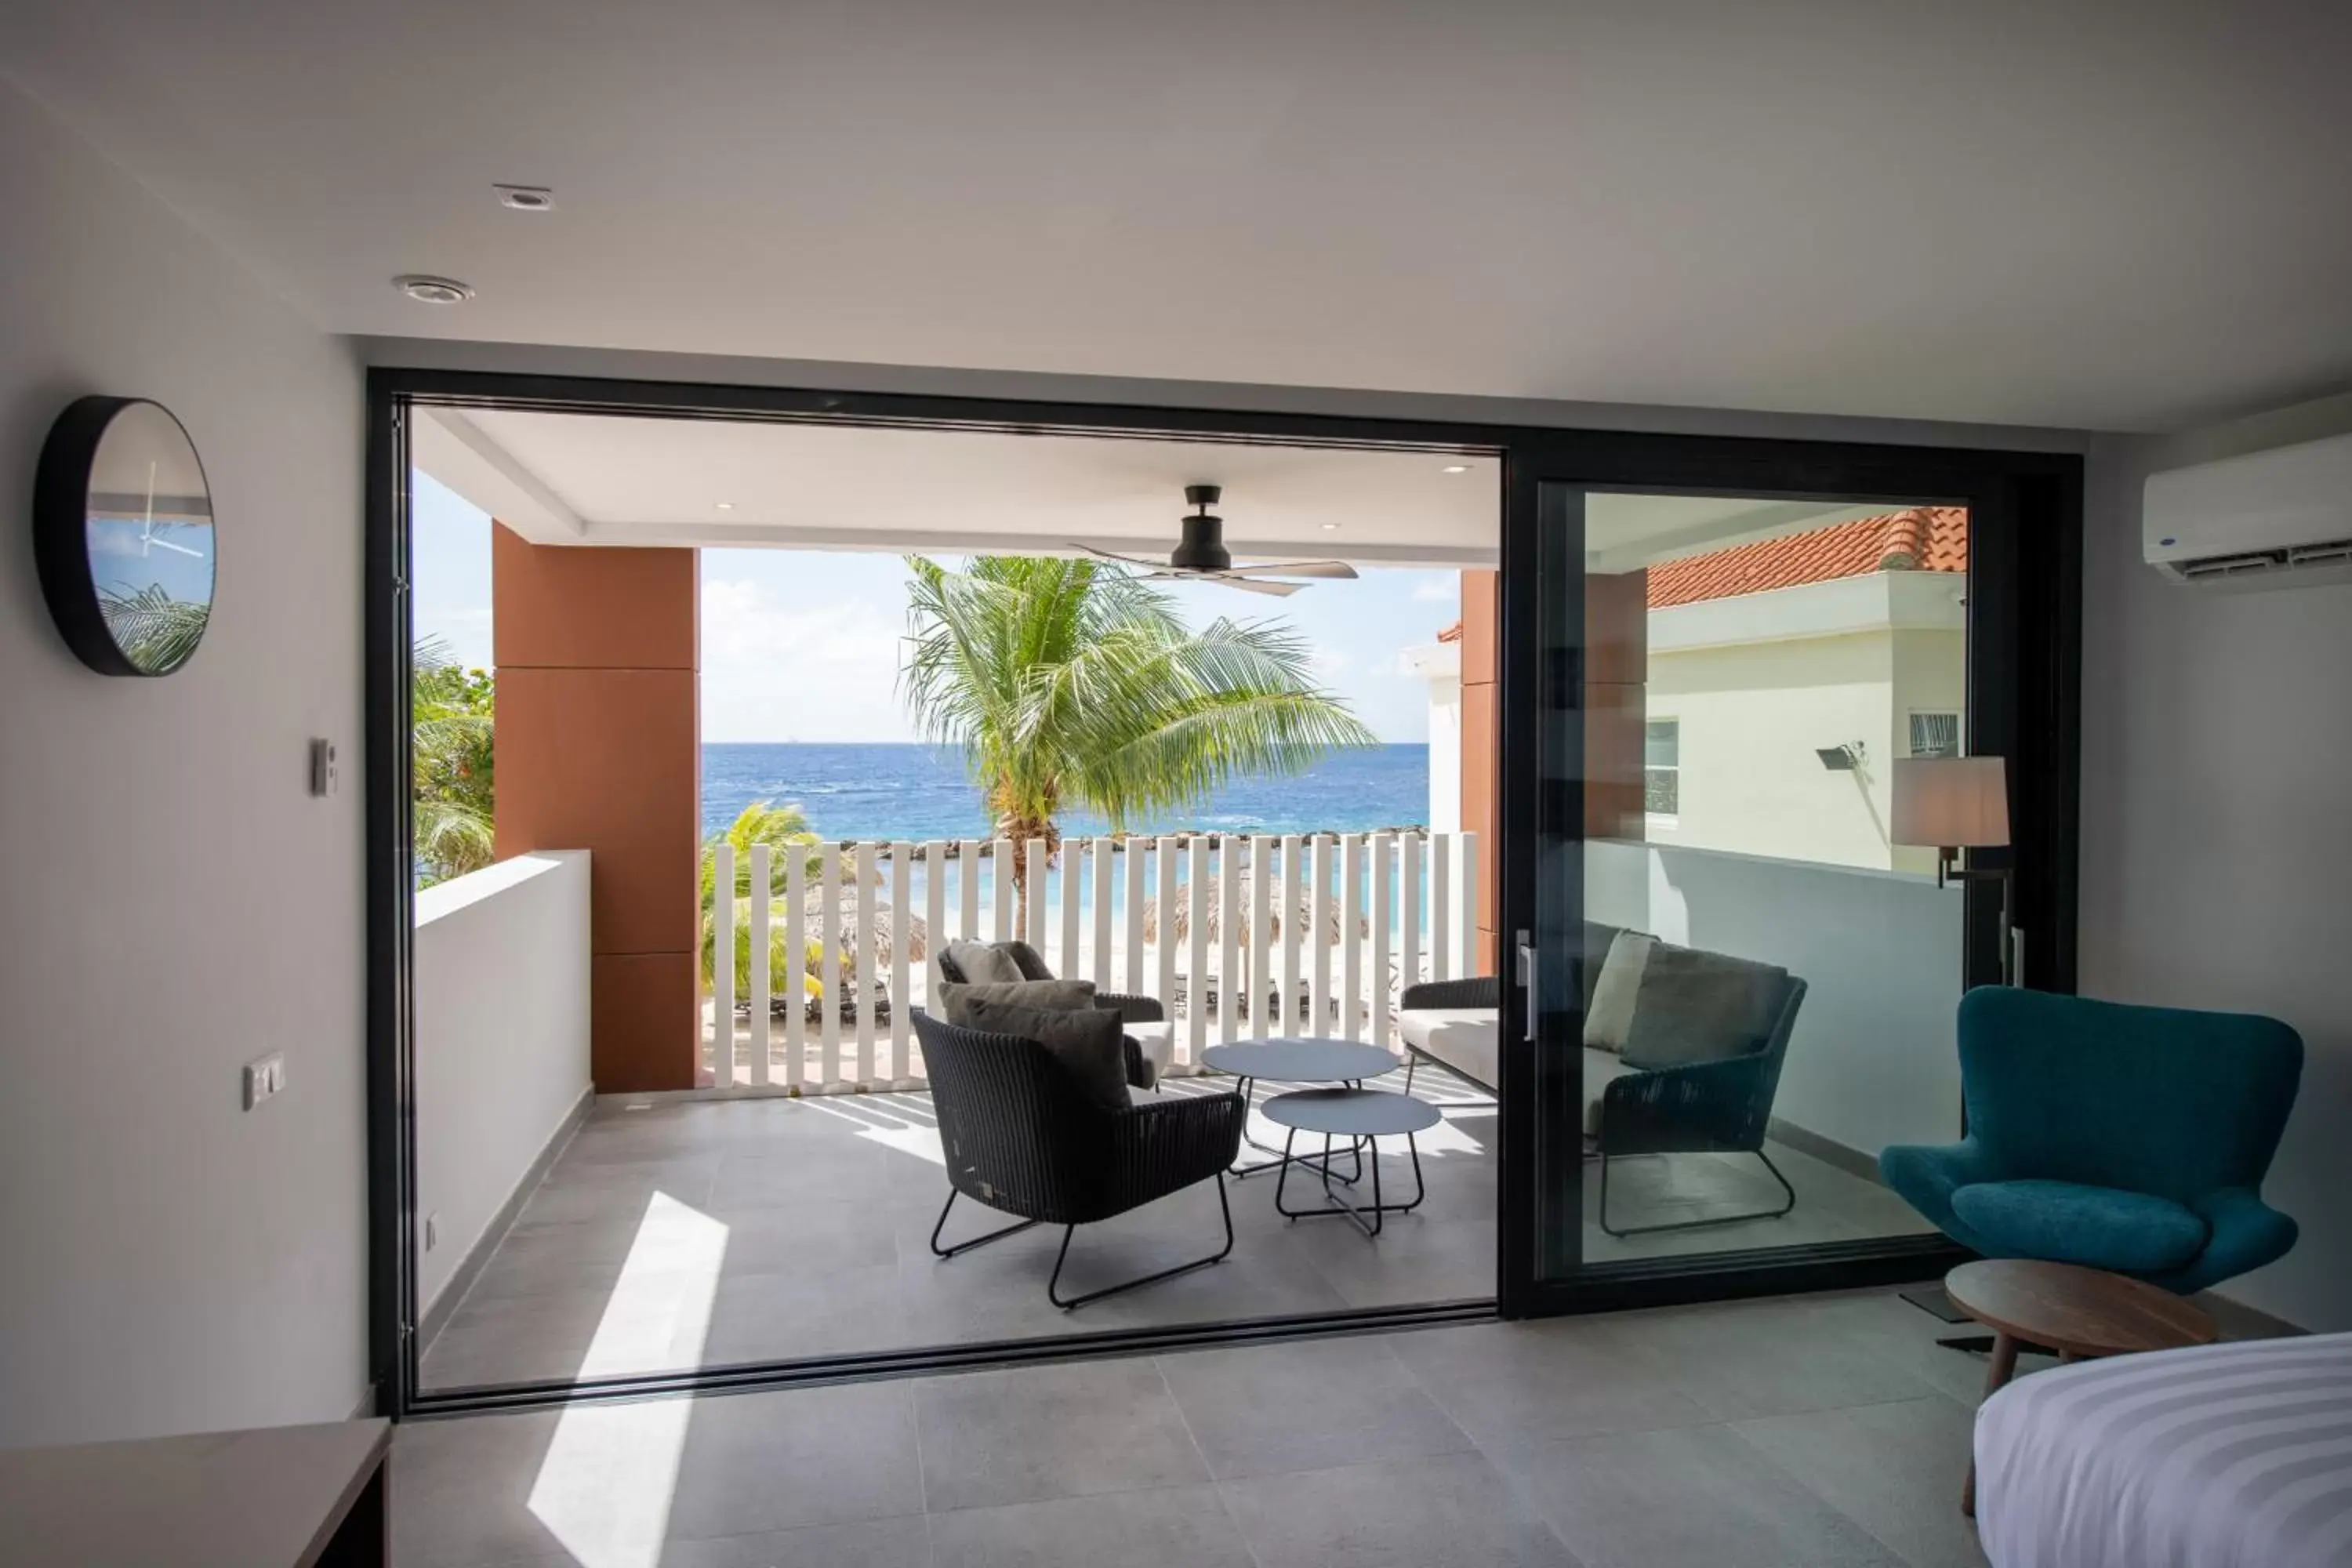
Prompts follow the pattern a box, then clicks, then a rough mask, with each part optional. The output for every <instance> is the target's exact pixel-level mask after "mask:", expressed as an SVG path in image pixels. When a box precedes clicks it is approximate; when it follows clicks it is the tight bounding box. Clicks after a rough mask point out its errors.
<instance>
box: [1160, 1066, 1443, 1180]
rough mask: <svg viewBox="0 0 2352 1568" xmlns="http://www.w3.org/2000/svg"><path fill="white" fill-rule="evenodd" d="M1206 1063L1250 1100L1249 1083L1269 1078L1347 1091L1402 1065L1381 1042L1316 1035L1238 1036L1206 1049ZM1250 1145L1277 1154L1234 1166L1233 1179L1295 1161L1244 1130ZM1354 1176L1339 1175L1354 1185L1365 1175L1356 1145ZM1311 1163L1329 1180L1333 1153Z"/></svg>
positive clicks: (1313, 1157) (1308, 1158) (1310, 1157)
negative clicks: (1328, 1085)
mask: <svg viewBox="0 0 2352 1568" xmlns="http://www.w3.org/2000/svg"><path fill="white" fill-rule="evenodd" d="M1201 1064H1202V1066H1203V1067H1207V1068H1213V1070H1215V1071H1217V1072H1221V1073H1225V1074H1227V1075H1229V1076H1231V1077H1233V1078H1234V1079H1239V1080H1240V1081H1239V1082H1237V1083H1236V1084H1235V1085H1234V1091H1235V1092H1236V1093H1238V1094H1239V1095H1240V1096H1241V1097H1242V1101H1243V1103H1244V1104H1247V1103H1248V1101H1249V1097H1250V1086H1251V1085H1252V1084H1254V1083H1256V1082H1258V1081H1259V1080H1261V1079H1264V1080H1265V1081H1268V1082H1272V1083H1335V1084H1339V1085H1341V1086H1343V1087H1345V1088H1348V1089H1356V1088H1360V1087H1361V1085H1362V1084H1363V1081H1364V1080H1365V1079H1368V1078H1378V1077H1380V1076H1381V1074H1382V1073H1387V1072H1394V1071H1396V1069H1397V1058H1395V1057H1394V1056H1393V1055H1391V1053H1390V1052H1388V1051H1386V1050H1383V1049H1382V1048H1381V1047H1379V1046H1366V1045H1360V1044H1358V1043H1357V1042H1355V1041H1353V1040H1325V1039H1314V1038H1309V1037H1301V1036H1285V1037H1277V1038H1275V1039H1271V1040H1237V1041H1235V1042H1234V1044H1232V1045H1229V1046H1211V1047H1208V1048H1207V1049H1206V1050H1203V1051H1202V1053H1201ZM1243 1137H1244V1140H1245V1141H1246V1142H1248V1144H1249V1146H1250V1147H1251V1148H1253V1149H1255V1150H1256V1151H1257V1152H1259V1153H1261V1154H1272V1155H1275V1156H1276V1158H1274V1159H1271V1160H1262V1161H1260V1162H1259V1163H1256V1164H1255V1165H1235V1166H1234V1168H1233V1175H1234V1180H1236V1181H1239V1180H1242V1179H1244V1178H1245V1177H1249V1176H1254V1175H1255V1174H1257V1173H1259V1172H1260V1171H1272V1170H1278V1169H1280V1168H1282V1167H1284V1166H1286V1165H1288V1164H1289V1163H1290V1158H1291V1157H1290V1155H1289V1154H1288V1153H1287V1152H1285V1151H1282V1150H1278V1149H1276V1148H1275V1147H1274V1145H1272V1144H1270V1143H1261V1142H1258V1141H1257V1140H1256V1139H1255V1138H1251V1137H1250V1136H1249V1135H1248V1133H1246V1132H1244V1134H1243ZM1354 1152H1355V1156H1356V1167H1355V1174H1354V1175H1349V1176H1341V1177H1339V1180H1340V1181H1342V1182H1345V1183H1347V1184H1349V1185H1351V1186H1352V1185H1354V1184H1355V1183H1356V1181H1357V1179H1358V1178H1359V1177H1360V1176H1361V1175H1362V1174H1363V1173H1364V1170H1363V1150H1362V1148H1361V1146H1360V1145H1358V1146H1357V1147H1356V1148H1355V1151H1354ZM1299 1158H1301V1159H1302V1160H1304V1161H1305V1162H1306V1163H1308V1164H1310V1165H1311V1164H1315V1163H1317V1161H1318V1159H1319V1160H1320V1161H1321V1165H1320V1167H1319V1168H1320V1169H1321V1170H1322V1171H1323V1173H1324V1177H1325V1180H1327V1181H1328V1180H1329V1179H1330V1176H1331V1170H1330V1152H1329V1151H1328V1149H1327V1150H1326V1151H1325V1152H1323V1153H1322V1154H1321V1155H1319V1156H1318V1155H1301V1156H1299Z"/></svg>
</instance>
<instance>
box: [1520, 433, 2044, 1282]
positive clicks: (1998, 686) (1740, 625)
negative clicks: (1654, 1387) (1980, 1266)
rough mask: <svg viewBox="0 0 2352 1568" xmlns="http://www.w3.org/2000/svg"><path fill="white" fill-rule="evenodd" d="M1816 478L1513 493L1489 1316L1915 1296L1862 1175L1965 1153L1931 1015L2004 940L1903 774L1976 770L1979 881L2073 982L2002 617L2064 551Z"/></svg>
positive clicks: (1877, 1192) (1553, 469)
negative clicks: (1499, 1105) (1900, 1286)
mask: <svg viewBox="0 0 2352 1568" xmlns="http://www.w3.org/2000/svg"><path fill="white" fill-rule="evenodd" d="M1820 450H1822V449H1819V448H1798V447H1780V446H1778V445H1777V444H1762V443H1727V442H1699V441H1692V442H1679V443H1678V442H1673V441H1666V440H1653V441H1648V442H1628V443H1623V444H1620V445H1619V446H1618V447H1616V448H1614V449H1612V444H1611V443H1608V442H1606V441H1602V440H1597V439H1596V440H1595V441H1594V442H1592V443H1591V444H1590V445H1589V446H1587V447H1585V449H1584V450H1582V451H1577V450H1573V449H1569V450H1564V451H1563V452H1562V453H1561V454H1559V456H1558V457H1557V458H1552V457H1550V456H1549V455H1547V459H1546V460H1545V461H1544V462H1542V463H1539V464H1537V465H1532V466H1523V467H1522V468H1521V469H1520V470H1519V471H1517V472H1516V473H1515V474H1514V475H1513V478H1512V484H1511V502H1510V509H1509V517H1508V520H1507V531H1506V538H1505V545H1504V572H1503V586H1502V590H1501V592H1502V602H1501V604H1500V605H1499V621H1500V625H1501V627H1502V633H1501V636H1500V638H1499V639H1498V640H1499V645H1500V654H1499V658H1500V664H1501V668H1500V671H1499V678H1500V685H1501V691H1502V700H1501V721H1500V729H1501V744H1500V756H1499V771H1500V777H1499V780H1498V794H1499V795H1500V805H1501V818H1502V821H1503V824H1504V832H1505V836H1506V843H1507V845H1508V844H1512V843H1516V844H1517V845H1519V846H1522V847H1524V852H1520V853H1513V852H1510V851H1508V850H1507V853H1506V858H1505V870H1504V878H1505V885H1504V886H1503V887H1502V888H1501V889H1498V890H1499V892H1500V895H1501V909H1502V913H1503V920H1502V922H1501V927H1500V930H1501V933H1502V942H1503V945H1504V947H1505V949H1506V952H1507V959H1506V975H1507V981H1508V982H1509V984H1507V987H1506V994H1505V1005H1504V1018H1503V1026H1504V1039H1505V1043H1504V1058H1505V1066H1504V1073H1503V1076H1504V1080H1505V1086H1504V1095H1503V1103H1504V1108H1505V1117H1506V1121H1507V1131H1506V1137H1505V1144H1504V1147H1505V1163H1504V1186H1505V1200H1504V1201H1505V1205H1506V1211H1505V1217H1504V1226H1503V1230H1502V1247H1503V1269H1504V1279H1503V1300H1504V1302H1505V1306H1506V1310H1513V1311H1518V1312H1537V1311H1544V1310H1567V1309H1570V1308H1573V1307H1590V1306H1593V1305H1596V1304H1604V1303H1606V1302H1607V1301H1609V1300H1657V1299H1659V1298H1660V1296H1661V1295H1662V1294H1663V1295H1665V1296H1669V1297H1671V1296H1675V1295H1687V1296H1700V1295H1713V1294H1724V1293H1730V1292H1735V1291H1738V1290H1742V1289H1779V1288H1790V1287H1794V1286H1798V1285H1801V1284H1805V1283H1822V1282H1827V1281H1828V1280H1830V1279H1832V1278H1837V1277H1843V1278H1846V1279H1851V1280H1852V1281H1853V1282H1855V1283H1861V1282H1864V1281H1865V1280H1868V1279H1886V1278H1895V1277H1898V1276H1900V1275H1903V1274H1906V1273H1908V1274H1912V1275H1916V1274H1920V1273H1926V1272H1932V1271H1933V1269H1934V1268H1936V1267H1937V1262H1938V1259H1939V1257H1940V1255H1941V1254H1942V1253H1943V1252H1944V1251H1945V1250H1946V1249H1947V1244H1946V1243H1945V1242H1944V1241H1943V1239H1942V1238H1941V1237H1939V1236H1937V1233H1936V1232H1935V1231H1934V1229H1933V1227H1932V1226H1929V1225H1928V1224H1927V1221H1926V1220H1924V1219H1923V1218H1922V1217H1921V1216H1920V1215H1917V1214H1916V1212H1915V1211H1914V1210H1912V1209H1911V1208H1910V1206H1909V1205H1906V1203H1904V1202H1903V1201H1902V1199H1901V1198H1900V1197H1899V1196H1897V1195H1896V1194H1895V1193H1894V1192H1892V1191H1891V1190H1890V1189H1888V1188H1887V1187H1886V1186H1885V1184H1883V1183H1882V1182H1881V1180H1880V1178H1879V1173H1878V1156H1879V1154H1880V1152H1882V1151H1883V1150H1884V1149H1885V1148H1887V1147H1888V1146H1890V1145H1895V1144H1906V1143H1940V1142H1951V1141H1954V1140H1956V1139H1958V1137H1959V1136H1960V1135H1961V1132H1962V1126H1961V1103H1960V1086H1959V1073H1958V1055H1957V1049H1956V1046H1955V1041H1954V1037H1953V1015H1954V1009H1955V1007H1956V1005H1957V1004H1958V999H1959V996H1960V994H1961V993H1962V992H1963V991H1964V990H1965V989H1966V988H1967V987H1968V986H1969V984H1979V983H1988V982H1997V981H1999V980H2000V977H2001V970H2000V952H2001V942H2002V941H2003V935H2002V932H2001V931H2000V930H1999V929H1998V928H1999V926H2000V921H2001V907H2000V900H2001V887H2000V882H1999V880H1997V879H1967V880H1962V879H1950V878H1947V877H1946V876H1944V875H1943V874H1942V872H1943V866H1942V860H1943V847H1941V846H1939V845H1937V844H1935V843H1922V842H1913V841H1911V840H1912V839H1915V838H1917V837H1923V836H1924V835H1923V834H1922V833H1921V832H1920V831H1919V830H1918V829H1916V827H1913V826H1908V825H1906V823H1905V822H1904V821H1902V820H1901V817H1902V816H1904V815H1905V813H1903V811H1902V810H1901V808H1900V806H1899V805H1898V798H1899V797H1900V796H1901V795H1903V793H1904V792H1905V791H1906V790H1907V789H1911V788H1915V787H1916V781H1917V780H1918V779H1919V778H1921V777H1922V776H1923V775H1922V774H1921V773H1919V772H1917V771H1916V770H1917V769H1918V768H1920V767H1922V766H1931V767H1932V766H1940V765H1942V764H1945V763H1958V762H1959V761H1960V760H1962V759H1965V758H1971V757H1973V758H1978V759H1980V760H1981V761H1980V762H1979V765H1978V767H1977V769H1976V772H1977V774H1978V776H1979V777H1980V778H1981V777H1984V776H1988V773H1987V770H1990V773H1989V776H1990V778H1991V779H1992V780H1993V787H1994V788H1995V789H1996V790H2000V791H2001V792H2002V794H2003V797H2004V798H2003V801H2002V804H2003V805H2004V806H2005V807H2006V808H2007V810H2008V814H2009V816H2010V817H2011V820H2012V821H2013V822H2015V823H2017V824H2018V825H2019V826H2018V831H2017V832H2016V834H2015V835H2014V836H2013V837H2015V839H2016V843H2017V846H2020V847H2021V848H2017V847H2011V846H2007V845H2002V846H1979V847H1971V848H1969V850H1967V851H1966V856H1967V860H1968V863H1969V866H1970V867H1971V868H1975V869H1979V870H1988V871H1990V870H1998V871H2001V872H2005V873H2010V874H2011V875H2012V876H2013V877H2015V879H2016V885H2015V890H2016V892H2017V893H2018V894H2019V895H2021V897H2020V898H2019V899H2018V900H2016V901H2014V902H2013V906H2012V907H2013V909H2014V910H2019V911H2029V912H2022V913H2021V914H2020V917H2019V918H2020V921H2021V925H2022V927H2023V929H2024V930H2025V931H2026V934H2027V937H2028V939H2029V940H2028V941H2027V942H2025V943H2024V944H2023V946H2024V947H2025V949H2026V950H2027V951H2028V952H2039V953H2040V956H2041V959H2042V963H2041V966H2040V967H2039V968H2038V969H2036V970H2034V972H2033V973H2032V975H2031V976H2030V977H2031V978H2032V980H2033V982H2034V983H2035V984H2045V985H2055V986H2063V984H2065V983H2066V981H2067V979H2068V976H2067V975H2066V974H2065V973H2063V962H2062V960H2063V959H2064V957H2065V955H2066V954H2067V952H2069V949H2068V944H2066V943H2065V942H2064V941H2063V936H2062V934H2061V931H2058V930H2055V929H2044V928H2045V926H2048V927H2057V926H2063V924H2064V921H2062V920H2058V919H2054V918H2053V917H2054V916H2055V915H2056V914H2057V913H2058V906H2057V905H2056V903H2055V902H2054V900H2053V898H2052V896H2051V895H2052V891H2053V887H2054V885H2055V884H2056V883H2057V881H2058V880H2060V879H2059V878H2058V876H2057V875H2056V873H2057V871H2058V868H2059V866H2060V863H2062V862H2063V861H2065V860H2066V858H2067V856H2066V855H2065V854H2063V853H2056V852H2053V851H2052V850H2050V849H2049V848H2048V847H2046V846H2047V844H2048V839H2047V837H2046V836H2047V830H2048V826H2049V822H2050V819H2051V817H2052V815H2053V810H2054V809H2055V805H2054V803H2055V802H2056V800H2057V799H2058V797H2059V796H2060V795H2065V794H2067V792H2068V791H2070V790H2071V785H2070V784H2064V783H2063V780H2064V779H2065V778H2067V777H2071V751H2070V750H2069V751H2068V752H2067V754H2066V756H2065V757H2064V758H2063V759H2062V760H2063V762H2065V763H2066V764H2067V765H2066V766H2064V767H2053V755H2054V754H2055V753H2054V752H2053V743H2052V742H2051V739H2050V736H2051V729H2050V726H2051V725H2052V723H2053V721H2058V722H2063V716H2062V715H2061V714H2060V713H2059V712H2058V710H2057V708H2056V707H2055V706H2054V705H2053V704H2054V702H2055V700H2056V698H2057V697H2058V695H2059V694H2060V693H2061V692H2062V691H2063V690H2064V687H2063V682H2060V681H2057V680H2054V679H2053V674H2054V673H2055V672H2053V670H2052V669H2050V668H2048V667H2047V664H2046V661H2047V659H2048V658H2049V657H2050V649H2051V647H2052V646H2053V645H2052V644H2051V643H2050V642H2049V641H2048V640H2047V636H2046V634H2047V630H2048V628H2046V627H2044V628H2041V629H2040V630H2029V629H2028V618H2029V617H2028V616H2027V615H2026V614H2024V613H2022V606H2024V605H2028V604H2029V602H2031V601H2032V599H2033V598H2034V597H2035V595H2037V594H2038V593H2040V592H2042V591H2044V590H2045V589H2046V586H2047V585H2046V584H2034V583H2032V575H2033V572H2034V570H2035V568H2036V565H2037V563H2046V562H2047V561H2048V559H2049V558H2050V556H2051V552H2053V550H2060V551H2061V552H2063V544H2062V542H2060V541H2059V540H2058V539H2056V538H2054V537H2050V536H2044V535H2042V534H2035V533H2034V532H2033V531H2035V530H2041V531H2045V534H2046V531H2050V530H2053V529H2059V528H2060V524H2061V523H2062V522H2063V517H2062V516H2060V515H2059V514H2058V513H2055V512H2051V511H2047V510H2042V508H2040V507H2039V506H2038V505H2037V498H2036V497H2035V496H2034V495H2033V494H2032V493H2031V492H2030V491H2029V490H2027V489H2021V488H2020V487H2018V486H2016V485H2013V484H2004V483H2002V482H2000V479H1999V476H1997V475H1994V476H1990V478H1989V477H1988V476H1987V475H1986V474H1985V473H1983V472H1980V471H1976V470H1977V468H1978V467H1979V465H1978V463H1977V462H1976V461H1974V460H1972V459H1971V457H1970V455H1969V454H1906V453H1902V452H1900V451H1893V452H1888V453H1878V452H1867V453H1864V454H1863V455H1860V456H1858V457H1853V458H1848V459H1845V460H1832V461H1827V462H1824V461H1822V459H1821V458H1818V457H1811V458H1807V457H1805V456H1804V454H1806V453H1808V452H1814V453H1818V452H1819V451H1820ZM1830 450H1832V452H1835V451H1838V450H1840V449H1830ZM1985 466H1987V467H1990V466H1991V465H1985ZM1530 467H1531V468H1532V471H1529V468H1530ZM1678 480H1679V481H1680V482H1677V481H1678ZM1841 480H1842V481H1843V482H1837V481H1841ZM1808 481H1811V482H1808ZM1801 487H1802V488H1801ZM2060 531H2063V530H2060ZM2029 731H2030V732H2031V734H2030V735H2029ZM1995 758H1998V759H1999V762H1998V764H1995V763H1992V762H1991V761H1990V759H1995ZM2004 785H2005V786H2006V787H2005V788H2004V787H2003V786H2004ZM1910 815H1915V816H1916V813H1913V814H1910ZM2037 850H2040V851H2041V853H2040V855H2039V856H2037V855H2036V853H2035V852H2036V851H2037ZM2032 967H2033V966H2032V964H2031V963H2030V964H2029V968H2032Z"/></svg>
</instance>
